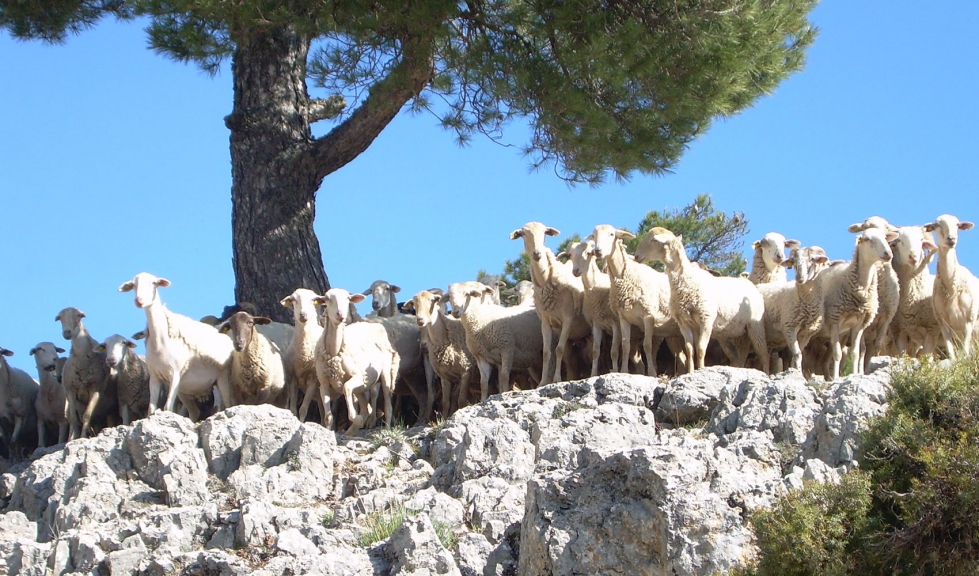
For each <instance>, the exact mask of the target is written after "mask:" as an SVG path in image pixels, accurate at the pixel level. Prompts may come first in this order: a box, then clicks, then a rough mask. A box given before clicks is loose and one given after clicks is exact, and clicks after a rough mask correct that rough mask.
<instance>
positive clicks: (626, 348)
mask: <svg viewBox="0 0 979 576" xmlns="http://www.w3.org/2000/svg"><path fill="white" fill-rule="evenodd" d="M619 338H620V340H619V343H618V344H619V349H620V350H622V356H621V359H622V364H621V365H619V366H613V367H612V369H613V370H614V369H616V368H618V370H619V372H622V373H623V374H628V373H629V358H630V357H631V356H632V324H631V323H630V322H629V321H628V320H624V319H620V320H619ZM613 346H614V343H613Z"/></svg>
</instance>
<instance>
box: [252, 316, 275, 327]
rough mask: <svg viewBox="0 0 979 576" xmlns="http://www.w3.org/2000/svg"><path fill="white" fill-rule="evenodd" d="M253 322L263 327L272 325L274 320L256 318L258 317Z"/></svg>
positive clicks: (261, 317)
mask: <svg viewBox="0 0 979 576" xmlns="http://www.w3.org/2000/svg"><path fill="white" fill-rule="evenodd" d="M252 320H254V321H255V323H256V324H258V325H259V326H261V325H263V324H271V323H272V319H271V318H266V317H265V316H256V317H254V318H252Z"/></svg>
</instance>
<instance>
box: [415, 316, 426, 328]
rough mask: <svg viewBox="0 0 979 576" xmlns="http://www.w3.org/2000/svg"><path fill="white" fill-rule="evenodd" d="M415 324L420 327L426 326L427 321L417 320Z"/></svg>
mask: <svg viewBox="0 0 979 576" xmlns="http://www.w3.org/2000/svg"><path fill="white" fill-rule="evenodd" d="M415 323H417V324H418V325H419V326H424V325H425V321H424V320H422V319H421V318H415Z"/></svg>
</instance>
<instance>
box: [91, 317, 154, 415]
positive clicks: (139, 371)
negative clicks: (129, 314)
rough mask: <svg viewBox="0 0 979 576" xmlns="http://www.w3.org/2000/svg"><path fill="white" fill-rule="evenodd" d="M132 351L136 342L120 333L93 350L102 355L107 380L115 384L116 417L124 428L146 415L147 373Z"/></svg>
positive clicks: (140, 359) (147, 401)
mask: <svg viewBox="0 0 979 576" xmlns="http://www.w3.org/2000/svg"><path fill="white" fill-rule="evenodd" d="M135 348H136V343H135V342H133V341H132V340H130V339H129V338H126V337H125V336H120V335H119V334H113V335H112V336H109V337H108V338H106V339H105V342H102V343H101V344H99V345H98V346H96V348H95V349H96V350H97V351H99V352H102V353H103V354H105V363H106V365H107V366H108V367H109V378H110V379H111V380H114V381H115V386H116V390H117V393H118V397H119V417H120V418H122V423H123V424H126V425H129V423H131V422H132V421H133V420H138V419H140V418H143V417H144V416H146V410H147V407H148V406H149V404H150V371H149V369H148V368H147V367H146V361H145V360H144V359H143V357H142V356H140V355H139V354H136V352H135V351H134V349H135Z"/></svg>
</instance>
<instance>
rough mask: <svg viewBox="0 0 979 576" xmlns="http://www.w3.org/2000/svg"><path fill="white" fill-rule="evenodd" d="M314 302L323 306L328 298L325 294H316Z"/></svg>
mask: <svg viewBox="0 0 979 576" xmlns="http://www.w3.org/2000/svg"><path fill="white" fill-rule="evenodd" d="M313 304H314V305H316V306H323V305H325V304H326V298H324V297H323V296H316V297H314V298H313Z"/></svg>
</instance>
